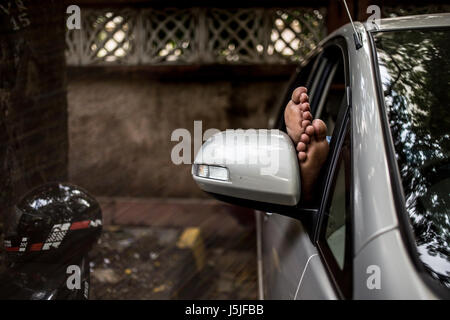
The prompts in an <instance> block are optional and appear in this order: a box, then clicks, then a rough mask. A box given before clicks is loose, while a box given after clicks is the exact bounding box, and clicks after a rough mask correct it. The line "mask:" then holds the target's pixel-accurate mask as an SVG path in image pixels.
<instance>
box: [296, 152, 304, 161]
mask: <svg viewBox="0 0 450 320" xmlns="http://www.w3.org/2000/svg"><path fill="white" fill-rule="evenodd" d="M298 159H299V160H300V161H301V162H303V161H305V160H306V152H303V151H301V152H299V153H298Z"/></svg>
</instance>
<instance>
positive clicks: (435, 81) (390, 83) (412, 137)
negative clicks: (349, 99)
mask: <svg viewBox="0 0 450 320" xmlns="http://www.w3.org/2000/svg"><path fill="white" fill-rule="evenodd" d="M373 37H374V40H375V46H376V50H377V55H378V65H379V69H380V77H381V81H382V86H383V91H384V98H385V105H386V113H387V116H388V119H389V125H390V130H391V134H392V139H393V142H394V148H395V152H396V159H397V163H398V167H399V170H400V175H401V179H402V185H403V191H404V196H405V204H406V211H407V213H408V215H409V219H410V221H411V225H412V229H413V231H414V235H415V240H416V245H417V251H418V255H419V257H420V260H421V261H422V263H423V265H424V267H425V269H426V270H427V272H428V273H429V274H430V275H431V276H432V278H434V279H435V280H436V281H437V282H438V283H440V284H441V285H442V286H444V287H446V288H447V289H450V213H449V207H450V197H449V191H450V161H449V154H450V106H449V101H450V29H427V30H408V31H406V30H404V31H390V32H379V33H375V34H374V35H373Z"/></svg>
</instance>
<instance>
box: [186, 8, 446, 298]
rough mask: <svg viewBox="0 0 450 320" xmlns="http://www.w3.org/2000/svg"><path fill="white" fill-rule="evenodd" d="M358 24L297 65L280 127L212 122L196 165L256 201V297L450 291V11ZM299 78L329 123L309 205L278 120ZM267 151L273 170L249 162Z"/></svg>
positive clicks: (219, 188)
mask: <svg viewBox="0 0 450 320" xmlns="http://www.w3.org/2000/svg"><path fill="white" fill-rule="evenodd" d="M355 30H356V33H355ZM355 30H354V29H353V27H352V25H350V24H348V25H346V26H343V27H341V28H340V29H338V30H337V31H335V32H333V33H332V34H330V35H329V36H328V37H327V38H326V39H325V40H324V41H322V42H321V43H320V45H319V46H318V48H317V49H316V50H315V51H314V52H313V53H312V54H311V55H310V57H309V59H308V60H307V61H306V62H305V63H303V64H302V66H301V68H300V69H299V71H298V72H297V73H296V75H295V76H294V77H293V79H292V81H291V85H290V87H289V88H288V90H287V93H286V98H285V99H284V100H283V101H281V103H280V105H279V106H278V107H277V108H276V109H275V110H274V116H273V117H272V119H271V123H270V128H274V129H277V130H273V131H261V130H259V131H257V130H252V131H249V132H248V131H229V132H224V133H221V134H218V135H216V136H214V137H212V138H211V139H210V140H208V141H206V142H205V144H204V145H203V146H202V148H201V151H200V153H199V155H198V156H197V158H196V160H195V163H194V165H193V168H192V174H193V178H194V179H195V181H196V182H197V184H198V185H199V186H200V188H202V189H203V190H204V191H206V192H208V193H210V194H212V195H213V196H215V197H217V198H219V199H221V200H224V201H227V202H231V203H234V204H240V205H244V206H248V207H251V208H254V209H256V210H258V212H257V236H258V239H257V240H258V271H259V280H260V286H259V288H260V298H266V299H267V298H268V299H434V298H449V297H450V210H449V206H450V160H449V159H450V157H449V156H450V106H449V101H450V14H434V15H421V16H410V17H401V18H395V19H383V20H380V22H379V24H369V23H366V24H363V23H355ZM300 85H303V86H306V87H308V89H309V91H308V93H309V98H310V102H311V109H312V113H313V115H314V117H315V118H320V119H322V120H323V121H325V123H326V124H327V127H328V129H329V131H330V135H331V141H330V153H329V156H328V159H327V162H326V165H325V166H324V168H323V169H322V173H321V176H320V178H319V180H318V183H317V188H316V190H315V199H314V201H313V203H311V204H309V205H306V204H304V203H303V202H302V199H301V196H300V186H301V179H300V174H299V166H298V162H297V157H296V152H295V148H294V146H293V143H292V142H291V140H290V139H289V137H288V136H287V135H286V134H285V133H284V132H285V125H284V119H283V111H284V107H285V105H286V103H287V101H288V100H289V98H290V94H291V92H292V90H293V88H295V87H298V86H300ZM261 154H266V155H268V156H273V157H275V156H276V157H275V158H276V159H277V161H278V162H277V166H278V168H277V169H278V170H276V171H273V172H271V171H270V170H269V172H267V163H266V164H264V163H261V162H258V161H256V162H255V161H253V160H255V155H261ZM256 158H257V157H256ZM264 168H265V169H266V173H265V174H264V173H263V169H264ZM269 169H270V168H269Z"/></svg>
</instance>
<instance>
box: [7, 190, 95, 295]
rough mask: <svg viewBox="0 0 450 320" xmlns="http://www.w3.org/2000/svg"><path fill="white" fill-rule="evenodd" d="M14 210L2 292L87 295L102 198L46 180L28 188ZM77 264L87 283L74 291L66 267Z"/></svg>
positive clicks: (81, 276) (72, 268)
mask: <svg viewBox="0 0 450 320" xmlns="http://www.w3.org/2000/svg"><path fill="white" fill-rule="evenodd" d="M12 210H13V212H12V216H11V217H10V218H9V219H8V220H7V221H6V225H5V234H4V250H5V251H6V264H7V266H6V267H7V272H6V274H5V275H3V276H4V279H2V280H3V281H2V282H0V296H1V295H2V294H1V292H4V291H5V290H6V291H9V293H7V294H8V298H16V299H78V298H81V299H83V298H87V296H88V292H89V261H88V257H87V254H88V251H89V250H90V249H91V248H92V246H93V245H94V244H95V243H96V242H97V240H98V238H99V237H100V235H101V231H102V213H101V209H100V206H99V204H98V202H97V201H96V200H95V199H94V198H93V197H92V196H90V195H89V194H88V193H87V192H86V191H84V190H83V189H81V188H79V187H77V186H74V185H71V184H67V183H48V184H45V185H42V186H39V187H37V188H35V189H33V190H31V191H30V192H28V193H27V194H26V195H25V196H24V197H22V199H21V200H20V201H19V202H18V203H17V204H16V205H15V206H14V207H13V208H12ZM69 267H70V269H69ZM74 268H75V269H76V268H78V269H76V270H78V271H79V273H81V274H80V278H81V282H82V284H83V285H82V286H81V287H80V288H75V289H74V288H71V287H70V286H68V285H67V279H68V277H69V276H70V274H68V270H74ZM2 287H3V288H2ZM8 288H9V289H8ZM11 290H12V291H14V292H15V293H16V296H11Z"/></svg>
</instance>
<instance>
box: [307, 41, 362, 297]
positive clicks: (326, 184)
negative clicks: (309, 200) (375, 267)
mask: <svg viewBox="0 0 450 320" xmlns="http://www.w3.org/2000/svg"><path fill="white" fill-rule="evenodd" d="M330 46H335V47H337V48H339V49H340V53H341V54H342V60H343V63H344V68H343V69H344V73H345V75H344V77H345V88H346V92H345V98H346V104H345V105H344V106H340V108H341V109H340V110H339V112H338V118H337V121H336V125H335V130H334V132H333V136H332V139H331V141H330V151H329V156H328V160H327V163H326V164H325V165H324V168H323V173H322V174H323V177H322V181H321V183H322V186H321V188H320V189H318V190H320V191H321V192H322V197H321V199H320V204H319V208H318V213H317V215H316V219H315V220H316V221H315V226H314V231H313V236H312V241H313V243H314V245H315V246H316V247H317V249H318V252H319V256H320V258H321V260H322V262H323V264H324V266H325V268H326V269H327V273H328V276H329V278H330V280H331V282H332V283H333V284H334V287H335V290H336V292H337V294H338V296H339V297H340V298H341V299H348V298H351V297H352V294H353V253H354V230H353V224H354V223H353V221H354V210H353V208H354V188H353V186H354V174H353V150H354V149H353V137H352V128H351V126H352V121H351V105H352V95H351V89H350V88H351V77H350V67H349V52H348V50H349V48H348V46H347V42H346V41H345V39H344V38H343V37H336V38H334V39H332V41H330V42H328V43H327V45H326V46H325V47H324V50H323V52H326V50H327V49H328V48H329V47H330ZM336 61H338V60H336ZM323 93H324V92H322V94H323ZM326 93H328V92H326ZM320 98H322V97H320ZM347 130H349V134H350V195H349V197H350V204H349V208H350V212H349V213H348V219H347V221H346V239H345V240H346V243H345V248H346V252H345V259H346V260H347V261H345V263H344V266H345V267H346V268H345V270H342V271H341V270H339V269H338V268H337V269H336V266H337V262H336V261H335V258H334V256H333V254H332V253H331V251H330V250H329V248H328V249H327V247H328V246H327V245H324V244H323V241H321V234H322V232H323V231H322V230H323V229H324V228H326V220H327V219H324V214H325V210H326V206H327V204H328V201H329V200H330V201H331V197H332V194H330V192H331V191H332V190H331V187H332V185H333V182H334V181H333V180H334V172H335V170H336V169H337V168H336V165H337V163H338V160H339V156H340V151H341V148H342V144H343V142H344V139H345V134H346V133H347ZM333 261H334V263H335V264H333Z"/></svg>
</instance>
